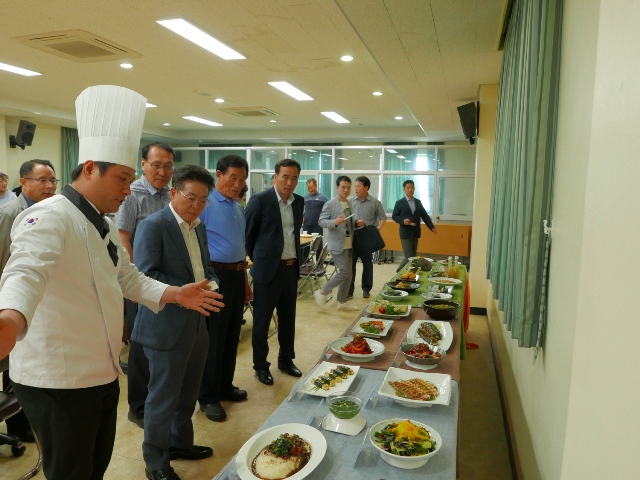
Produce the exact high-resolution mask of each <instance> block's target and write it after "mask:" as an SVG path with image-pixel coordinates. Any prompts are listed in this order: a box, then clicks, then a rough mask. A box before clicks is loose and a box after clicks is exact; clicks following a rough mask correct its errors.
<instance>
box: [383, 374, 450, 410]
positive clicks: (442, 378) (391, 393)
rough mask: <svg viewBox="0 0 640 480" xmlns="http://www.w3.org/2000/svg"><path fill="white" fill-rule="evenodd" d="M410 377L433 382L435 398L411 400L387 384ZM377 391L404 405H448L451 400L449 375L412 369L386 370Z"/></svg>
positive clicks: (415, 406) (416, 406)
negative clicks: (435, 390) (427, 400)
mask: <svg viewBox="0 0 640 480" xmlns="http://www.w3.org/2000/svg"><path fill="white" fill-rule="evenodd" d="M412 378H420V379H422V380H425V381H427V382H431V383H433V384H434V385H435V386H436V387H437V388H438V392H439V395H438V396H437V397H436V399H435V400H431V401H429V402H425V401H424V400H411V399H409V398H402V397H399V396H398V395H396V391H395V390H394V389H393V387H392V386H391V385H389V382H396V381H398V380H411V379H412ZM378 393H379V394H380V395H383V396H385V397H390V398H393V399H394V400H395V401H396V402H397V403H399V404H401V405H404V406H405V407H412V408H418V407H430V406H431V405H449V402H450V401H451V375H445V374H444V373H422V372H414V371H412V370H403V369H401V368H394V367H391V368H389V370H387V374H386V375H385V377H384V380H383V381H382V385H380V390H379V391H378Z"/></svg>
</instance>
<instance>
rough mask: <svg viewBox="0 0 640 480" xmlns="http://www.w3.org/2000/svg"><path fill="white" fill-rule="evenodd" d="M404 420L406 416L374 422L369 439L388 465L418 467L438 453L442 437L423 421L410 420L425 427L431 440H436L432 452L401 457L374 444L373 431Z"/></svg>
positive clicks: (378, 430)
mask: <svg viewBox="0 0 640 480" xmlns="http://www.w3.org/2000/svg"><path fill="white" fill-rule="evenodd" d="M405 420H407V419H406V418H390V419H387V420H383V421H382V422H378V423H376V424H375V425H373V426H372V427H371V428H370V429H369V441H370V442H371V444H372V445H373V446H374V447H375V448H376V450H378V452H380V456H381V457H382V460H384V461H385V462H387V463H388V464H389V465H391V466H394V467H398V468H405V469H413V468H420V467H422V466H423V465H425V464H426V463H427V462H428V461H429V460H430V459H431V457H433V456H434V455H435V454H436V453H438V452H439V451H440V448H442V437H441V436H440V434H439V433H438V432H436V431H435V430H434V429H433V428H431V427H430V426H429V425H425V424H424V423H420V422H416V421H415V420H411V422H412V423H413V424H415V425H418V426H419V427H423V428H425V429H426V430H427V431H428V432H429V435H430V436H431V438H432V440H434V441H435V442H436V449H435V450H434V451H433V452H431V453H427V454H425V455H420V456H419V457H401V456H400V455H394V454H393V453H389V452H385V451H384V450H383V449H382V448H380V447H379V446H378V445H377V444H376V442H375V440H374V439H375V437H374V435H375V433H377V432H380V431H381V430H382V429H383V428H384V427H386V426H387V425H388V424H390V423H398V422H404V421H405Z"/></svg>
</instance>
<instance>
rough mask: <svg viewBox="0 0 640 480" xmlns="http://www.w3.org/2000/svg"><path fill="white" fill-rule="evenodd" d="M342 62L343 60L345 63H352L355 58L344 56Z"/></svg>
mask: <svg viewBox="0 0 640 480" xmlns="http://www.w3.org/2000/svg"><path fill="white" fill-rule="evenodd" d="M340 60H342V61H343V62H350V61H351V60H353V57H352V56H351V55H343V56H342V57H340Z"/></svg>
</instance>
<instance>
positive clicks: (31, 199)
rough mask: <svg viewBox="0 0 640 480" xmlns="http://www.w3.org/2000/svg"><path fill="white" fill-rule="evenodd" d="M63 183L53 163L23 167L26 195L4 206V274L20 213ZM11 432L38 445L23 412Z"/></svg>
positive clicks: (0, 248)
mask: <svg viewBox="0 0 640 480" xmlns="http://www.w3.org/2000/svg"><path fill="white" fill-rule="evenodd" d="M58 182H59V180H57V179H56V171H55V169H54V168H53V165H52V164H51V162H50V161H49V160H39V159H34V160H29V161H28V162H24V163H23V164H22V165H21V166H20V186H21V187H22V193H21V194H20V196H18V198H15V199H14V200H11V201H10V202H8V203H6V204H4V205H2V207H0V273H1V272H2V270H4V266H5V265H6V264H7V260H9V256H10V255H11V251H10V249H11V226H12V225H13V221H14V220H15V219H16V217H17V216H18V214H19V213H20V212H22V211H23V210H25V209H26V208H28V207H30V206H31V205H33V204H35V203H38V202H39V201H41V200H44V199H45V198H49V197H52V196H53V195H54V194H55V193H56V187H57V185H58ZM2 384H3V387H4V390H5V391H6V390H8V389H9V387H10V386H11V379H10V378H9V370H5V371H4V372H2ZM6 423H7V432H8V433H9V434H11V435H15V436H17V437H18V438H19V439H20V440H21V441H23V442H34V441H35V439H34V437H33V432H32V431H31V426H30V425H29V421H28V420H27V417H26V415H25V414H24V412H22V411H21V412H20V413H18V414H17V415H14V416H13V417H11V418H8V419H7V421H6Z"/></svg>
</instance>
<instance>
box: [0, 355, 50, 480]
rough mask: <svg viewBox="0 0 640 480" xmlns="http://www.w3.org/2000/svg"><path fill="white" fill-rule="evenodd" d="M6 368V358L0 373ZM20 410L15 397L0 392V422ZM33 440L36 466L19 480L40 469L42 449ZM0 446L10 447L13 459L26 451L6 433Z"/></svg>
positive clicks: (0, 364) (33, 474)
mask: <svg viewBox="0 0 640 480" xmlns="http://www.w3.org/2000/svg"><path fill="white" fill-rule="evenodd" d="M7 368H9V358H8V357H7V358H4V359H2V360H0V372H3V371H5V370H6V369H7ZM20 410H22V407H20V403H19V402H18V399H17V398H16V396H15V395H13V394H12V393H8V392H0V422H4V421H5V420H6V419H7V418H9V417H13V416H14V415H15V414H16V413H18V412H20ZM34 437H35V434H34ZM35 439H36V448H37V449H38V461H37V462H36V466H35V467H33V468H32V469H31V470H29V471H28V472H27V473H25V474H24V475H23V476H22V477H20V479H19V480H27V479H28V478H32V477H34V476H35V475H36V474H37V473H38V472H39V471H40V468H41V467H42V448H41V447H40V442H39V441H38V437H35ZM0 445H11V454H12V455H13V456H14V457H21V456H22V455H23V454H24V452H25V451H26V450H27V447H25V446H24V445H23V444H22V443H20V440H19V439H18V437H16V436H15V435H10V434H8V433H0Z"/></svg>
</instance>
